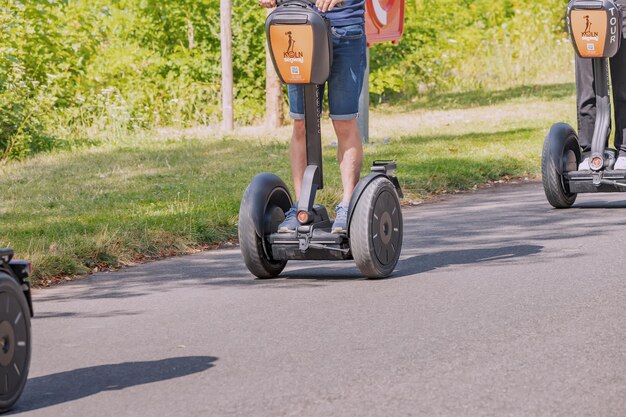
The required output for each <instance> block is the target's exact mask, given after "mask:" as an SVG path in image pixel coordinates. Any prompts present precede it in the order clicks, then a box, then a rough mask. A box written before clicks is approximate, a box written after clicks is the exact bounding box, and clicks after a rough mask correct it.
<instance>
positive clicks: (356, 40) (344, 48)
mask: <svg viewBox="0 0 626 417" xmlns="http://www.w3.org/2000/svg"><path fill="white" fill-rule="evenodd" d="M330 31H331V38H332V42H333V61H332V67H331V69H330V76H329V77H328V81H327V83H328V110H329V112H330V118H331V119H333V120H352V119H356V118H357V117H358V115H359V96H360V95H361V88H362V87H363V76H364V74H365V65H366V50H367V42H366V39H365V27H364V26H363V25H352V26H341V27H334V26H331V28H330ZM288 91H289V116H291V118H292V119H294V120H302V119H304V86H302V85H289V86H288ZM320 97H324V85H321V86H320Z"/></svg>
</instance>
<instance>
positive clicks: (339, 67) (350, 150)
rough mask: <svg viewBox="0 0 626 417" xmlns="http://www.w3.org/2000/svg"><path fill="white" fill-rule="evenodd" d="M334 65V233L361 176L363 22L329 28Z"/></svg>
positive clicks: (340, 230)
mask: <svg viewBox="0 0 626 417" xmlns="http://www.w3.org/2000/svg"><path fill="white" fill-rule="evenodd" d="M331 32H332V41H333V66H332V69H331V74H330V77H329V79H328V107H329V110H330V118H331V119H332V120H333V127H334V128H335V133H336V135H337V141H338V143H339V145H338V147H337V158H338V160H339V166H340V171H341V182H342V185H343V195H342V201H341V203H340V204H339V205H338V206H337V208H336V218H335V223H334V224H333V232H334V233H343V232H345V231H346V229H347V224H346V223H347V214H348V206H349V204H350V198H351V197H352V192H353V191H354V188H355V186H356V184H357V183H358V181H359V177H360V175H361V165H362V163H363V144H362V143H361V135H360V133H359V128H358V126H357V122H356V118H357V117H358V114H359V96H360V94H361V87H362V86H363V76H364V74H365V65H366V62H365V60H366V48H367V44H366V39H365V30H364V27H363V26H362V25H354V26H346V27H333V28H331Z"/></svg>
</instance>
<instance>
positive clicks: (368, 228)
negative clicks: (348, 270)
mask: <svg viewBox="0 0 626 417" xmlns="http://www.w3.org/2000/svg"><path fill="white" fill-rule="evenodd" d="M385 192H388V193H391V195H392V196H393V202H394V205H395V206H396V208H397V212H398V221H399V224H397V225H395V224H394V225H393V226H394V227H395V226H397V227H398V232H397V233H399V238H398V242H397V243H398V246H397V248H395V252H394V253H393V258H392V259H391V261H390V262H389V263H387V264H382V263H381V262H380V261H379V259H378V257H377V255H376V249H375V244H374V240H373V236H374V235H375V231H374V230H373V229H374V227H373V218H374V209H375V207H374V206H375V204H376V201H377V199H378V197H379V196H380V195H381V194H383V193H385ZM402 229H403V224H402V207H401V206H400V200H399V199H398V194H397V193H396V189H395V187H394V186H393V184H392V183H391V181H389V180H388V179H387V178H385V177H380V178H376V179H375V180H374V181H372V182H371V183H370V184H369V185H368V186H367V188H366V189H365V191H364V192H363V194H362V195H361V198H360V199H359V201H358V203H357V204H356V207H354V213H353V214H352V220H351V222H350V249H351V251H352V256H353V258H354V261H355V262H356V265H357V267H358V268H359V270H360V271H361V273H362V274H363V275H364V276H365V277H366V278H369V279H380V278H386V277H388V276H389V275H391V274H392V273H393V271H394V269H395V267H396V265H397V264H398V259H399V258H400V252H401V250H402V238H403V230H402Z"/></svg>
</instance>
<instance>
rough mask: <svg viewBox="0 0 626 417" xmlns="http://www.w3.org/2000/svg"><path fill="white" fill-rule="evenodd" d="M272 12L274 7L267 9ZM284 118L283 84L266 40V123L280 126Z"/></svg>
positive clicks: (268, 12) (270, 125) (274, 126)
mask: <svg viewBox="0 0 626 417" xmlns="http://www.w3.org/2000/svg"><path fill="white" fill-rule="evenodd" d="M271 12H272V9H267V14H270V13H271ZM284 119H285V115H284V109H283V84H282V83H281V82H280V79H279V78H278V75H277V74H276V70H275V69H274V65H273V64H272V59H271V58H270V52H269V48H268V47H267V42H265V124H266V125H267V127H269V128H270V129H275V128H279V127H281V126H282V125H283V122H284Z"/></svg>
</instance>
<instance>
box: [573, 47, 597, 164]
mask: <svg viewBox="0 0 626 417" xmlns="http://www.w3.org/2000/svg"><path fill="white" fill-rule="evenodd" d="M575 62H576V64H575V67H576V110H577V115H578V142H579V143H580V147H581V148H582V150H583V162H582V163H581V166H580V169H590V168H589V159H588V157H589V152H591V139H592V138H593V128H594V125H595V122H596V91H595V86H594V83H593V64H592V61H591V60H590V59H582V58H580V57H579V56H578V55H576V58H575Z"/></svg>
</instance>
